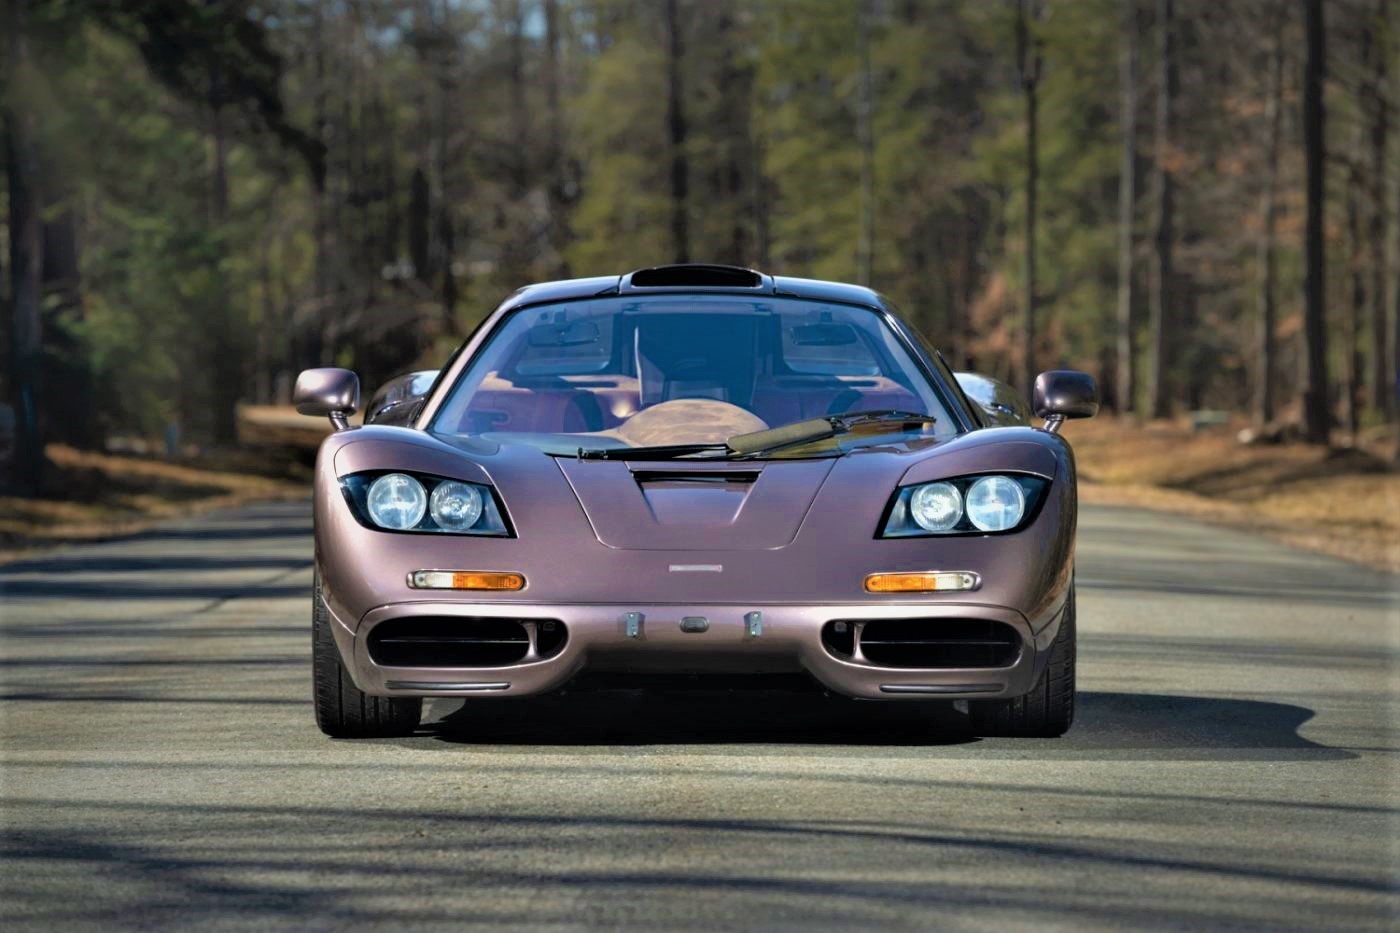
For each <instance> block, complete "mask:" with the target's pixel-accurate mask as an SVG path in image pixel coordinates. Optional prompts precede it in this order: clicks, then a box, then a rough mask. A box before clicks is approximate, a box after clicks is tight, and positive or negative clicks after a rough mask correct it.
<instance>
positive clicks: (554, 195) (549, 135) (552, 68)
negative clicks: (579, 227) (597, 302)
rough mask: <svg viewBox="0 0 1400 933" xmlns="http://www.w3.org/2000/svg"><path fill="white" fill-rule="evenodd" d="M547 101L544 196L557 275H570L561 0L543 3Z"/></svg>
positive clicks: (546, 0) (545, 94)
mask: <svg viewBox="0 0 1400 933" xmlns="http://www.w3.org/2000/svg"><path fill="white" fill-rule="evenodd" d="M544 48H545V52H544V64H543V67H544V75H543V78H544V100H545V119H546V120H547V121H548V126H547V127H546V128H545V150H546V162H547V165H546V171H547V172H548V175H549V177H548V180H547V182H546V186H545V195H546V197H547V199H548V205H549V246H550V250H551V251H552V252H553V254H554V260H553V261H554V274H555V275H557V276H559V277H560V278H567V277H568V275H569V262H568V260H567V259H566V258H565V251H566V249H567V248H568V244H569V240H570V239H571V236H570V231H569V216H568V199H569V195H568V177H567V175H566V173H565V165H566V164H567V163H566V160H565V154H564V108H563V106H562V104H561V103H560V100H561V97H562V96H563V88H562V86H561V82H562V80H563V79H562V75H561V72H562V68H561V60H560V54H559V0H544Z"/></svg>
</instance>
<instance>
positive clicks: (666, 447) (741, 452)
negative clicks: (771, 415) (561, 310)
mask: <svg viewBox="0 0 1400 933" xmlns="http://www.w3.org/2000/svg"><path fill="white" fill-rule="evenodd" d="M937 421H938V419H937V418H935V417H934V416H933V415H925V414H920V413H919V412H914V411H901V410H899V409H897V408H891V409H878V410H875V411H853V412H847V413H846V414H844V415H827V416H826V417H825V418H811V419H809V420H807V421H794V422H793V423H792V424H785V425H782V426H780V427H776V428H769V429H767V430H765V431H753V432H751V433H749V434H735V435H734V436H733V437H731V438H730V439H729V440H728V441H726V442H725V443H723V444H662V445H658V446H655V447H594V448H587V447H580V448H579V449H578V458H579V459H580V460H678V459H680V458H682V457H689V456H693V455H695V454H723V455H729V454H732V455H734V456H739V457H751V456H755V455H757V454H766V453H771V452H772V451H775V450H781V449H783V448H784V447H795V446H796V445H798V444H805V443H808V442H809V441H820V440H823V439H825V438H828V437H836V436H838V435H841V434H846V433H849V432H850V430H851V429H852V428H854V427H858V426H860V425H865V424H899V425H905V426H909V427H913V426H919V425H927V424H935V423H936V422H937ZM698 459H711V458H708V457H703V458H698Z"/></svg>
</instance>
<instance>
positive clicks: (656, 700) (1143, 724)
mask: <svg viewBox="0 0 1400 933" xmlns="http://www.w3.org/2000/svg"><path fill="white" fill-rule="evenodd" d="M440 702H441V703H442V705H443V706H446V703H445V702H444V701H440ZM439 708H441V707H439ZM1312 716H1313V713H1312V711H1311V710H1309V709H1306V708H1304V707H1301V706H1293V705H1291V704H1287V703H1271V702H1262V701H1256V700H1234V699H1215V698H1209V697H1189V696H1167V695H1161V694H1136V693H1100V692H1083V693H1080V695H1079V711H1078V714H1077V717H1076V722H1075V726H1074V728H1073V729H1071V730H1070V732H1069V733H1068V734H1067V735H1066V736H1064V737H1062V738H1059V739H1051V740H1047V739H980V738H978V737H976V736H974V735H972V734H971V733H970V732H969V727H968V725H967V720H966V717H964V716H963V715H962V714H961V713H959V712H957V711H956V710H954V709H953V708H952V706H951V704H928V705H922V704H918V705H916V704H877V703H861V702H853V701H849V700H841V699H833V698H829V697H824V696H820V695H813V696H807V695H801V694H796V695H794V694H776V695H770V694H765V693H758V692H753V693H726V694H718V695H706V694H698V693H679V692H677V693H657V692H647V693H645V694H643V693H640V692H629V691H609V692H599V693H569V694H563V695H555V696H550V697H542V698H538V699H534V700H514V701H511V700H472V701H468V702H466V703H465V704H464V705H462V706H461V707H459V708H456V709H451V711H450V712H447V713H446V715H443V716H442V717H441V718H440V719H439V720H437V721H436V722H431V723H429V724H428V725H427V726H426V727H425V731H426V732H427V734H429V735H431V736H433V737H434V738H436V739H437V740H439V741H440V742H443V743H449V744H477V745H512V746H589V745H598V746H638V745H724V744H749V745H793V744H813V745H835V746H841V745H849V746H867V747H869V746H882V747H926V746H958V745H967V744H970V743H977V745H978V748H977V750H976V752H975V753H973V754H976V755H977V757H986V756H988V755H993V756H995V755H996V754H997V753H1006V754H1013V755H1015V756H1018V757H1019V756H1023V755H1025V756H1032V757H1038V758H1046V757H1053V758H1074V757H1089V758H1114V759H1128V760H1198V759H1216V760H1243V759H1273V760H1285V759H1307V760H1313V761H1319V760H1321V761H1325V760H1341V759H1350V758H1355V757H1356V755H1355V754H1354V753H1352V752H1350V751H1347V750H1345V749H1339V748H1329V747H1328V746H1325V745H1319V744H1317V743H1316V742H1312V741H1310V740H1308V739H1306V738H1304V737H1303V736H1301V735H1299V733H1298V729H1299V727H1300V726H1302V725H1303V724H1304V723H1305V722H1307V721H1308V720H1309V719H1311V718H1312ZM407 741H409V742H411V743H413V744H414V745H415V746H419V747H421V739H420V738H417V737H415V738H414V739H410V740H407Z"/></svg>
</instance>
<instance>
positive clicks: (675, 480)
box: [556, 458, 835, 551]
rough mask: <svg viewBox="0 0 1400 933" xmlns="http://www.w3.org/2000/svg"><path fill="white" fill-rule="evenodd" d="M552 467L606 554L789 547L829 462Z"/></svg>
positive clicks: (561, 462)
mask: <svg viewBox="0 0 1400 933" xmlns="http://www.w3.org/2000/svg"><path fill="white" fill-rule="evenodd" d="M556 463H557V464H558V466H559V469H560V470H561V471H562V472H563V474H564V477H565V479H567V480H568V483H569V486H570V488H571V489H572V490H573V492H574V495H575V497H577V499H578V502H579V505H580V506H582V507H583V511H584V514H585V515H587V516H588V522H589V524H591V525H592V526H593V531H594V533H595V534H596V535H597V536H598V540H599V541H601V542H602V543H603V544H606V545H607V546H608V547H613V548H641V549H645V550H677V551H680V550H707V549H711V548H725V549H728V550H768V549H772V548H780V547H783V546H785V545H788V544H791V543H792V540H793V538H795V537H796V536H797V530H798V529H799V528H800V527H802V522H803V520H804V519H805V518H806V517H807V513H808V511H809V510H810V509H811V507H812V503H813V502H814V501H815V500H816V498H817V493H818V492H819V491H820V490H821V487H822V484H823V483H825V482H826V478H827V476H828V475H830V473H831V468H832V465H833V463H835V458H826V459H821V460H790V461H766V462H754V461H747V462H726V463H716V464H706V463H696V462H675V461H668V462H662V463H656V462H638V461H628V462H623V461H616V460H576V459H565V458H559V459H557V460H556Z"/></svg>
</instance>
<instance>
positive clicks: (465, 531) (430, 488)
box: [340, 471, 511, 537]
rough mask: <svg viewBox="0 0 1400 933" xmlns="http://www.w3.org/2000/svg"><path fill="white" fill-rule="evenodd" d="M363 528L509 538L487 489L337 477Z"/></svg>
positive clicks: (400, 476) (385, 476)
mask: <svg viewBox="0 0 1400 933" xmlns="http://www.w3.org/2000/svg"><path fill="white" fill-rule="evenodd" d="M340 485H341V489H342V490H343V491H344V493H345V499H346V501H347V502H348V503H349V504H350V510H351V511H352V512H353V513H354V514H355V518H356V519H358V520H359V522H360V524H361V525H364V526H365V527H367V528H373V529H375V530H376V531H406V532H426V533H430V534H459V535H491V536H495V537H510V536H511V531H510V526H509V525H507V524H506V520H505V515H504V513H503V512H502V510H501V507H500V505H499V503H497V501H496V495H495V492H494V491H493V490H492V489H491V487H490V486H485V485H483V484H481V483H469V482H466V481H465V480H458V479H448V478H446V477H442V476H428V475H426V474H421V473H401V472H389V471H374V472H369V473H355V474H351V475H350V476H342V477H341V478H340Z"/></svg>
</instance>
